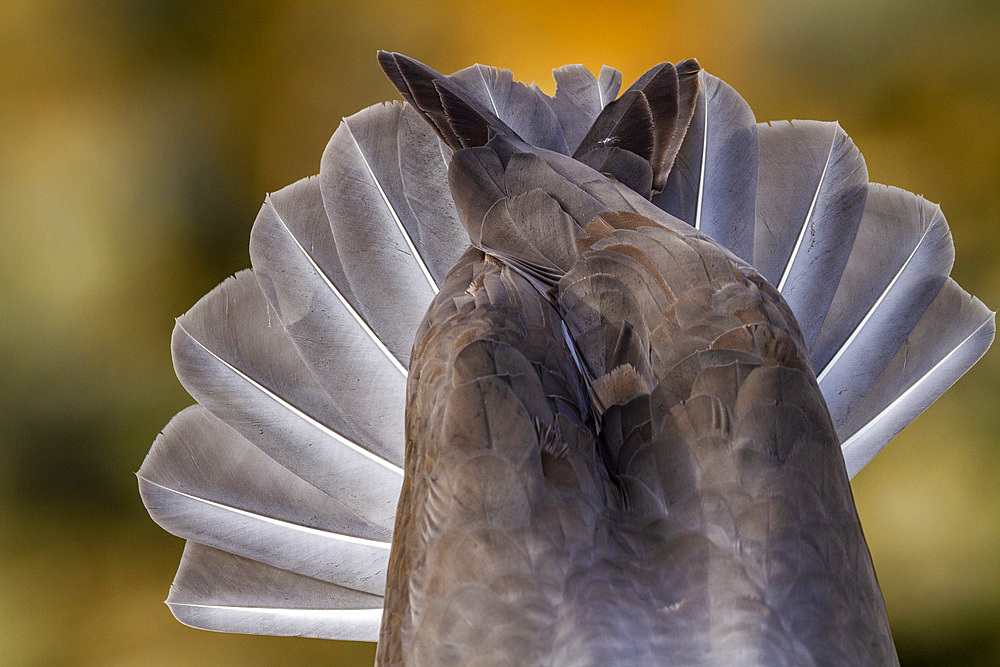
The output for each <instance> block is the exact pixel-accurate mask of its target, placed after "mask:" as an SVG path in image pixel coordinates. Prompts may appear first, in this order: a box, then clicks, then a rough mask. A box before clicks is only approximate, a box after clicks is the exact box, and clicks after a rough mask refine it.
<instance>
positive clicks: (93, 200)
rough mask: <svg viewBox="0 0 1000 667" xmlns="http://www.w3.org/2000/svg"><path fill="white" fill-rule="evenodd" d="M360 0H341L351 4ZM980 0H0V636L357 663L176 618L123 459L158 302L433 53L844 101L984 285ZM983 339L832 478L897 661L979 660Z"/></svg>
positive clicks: (173, 550)
mask: <svg viewBox="0 0 1000 667" xmlns="http://www.w3.org/2000/svg"><path fill="white" fill-rule="evenodd" d="M363 4H364V6H362V5H363ZM998 40H1000V4H998V3H996V2H992V1H989V2H979V3H966V4H948V5H944V4H942V5H941V6H937V5H934V4H931V3H926V2H908V3H898V2H892V1H889V0H865V1H851V2H830V3H819V2H804V3H796V4H779V3H773V2H741V3H720V2H711V1H708V2H700V3H690V2H687V3H654V2H631V3H628V4H627V5H625V4H619V3H611V2H590V1H586V0H583V1H581V0H575V1H574V0H567V1H563V2H552V3H544V2H539V1H537V0H535V1H533V2H523V1H522V2H512V3H507V4H503V5H501V4H492V5H491V4H487V3H474V2H444V1H441V2H433V3H428V2H421V1H418V0H411V1H409V2H405V3H402V4H400V5H389V4H383V3H379V2H369V3H360V2H352V3H344V4H339V3H320V2H282V3H278V2H245V3H232V2H214V1H208V2H204V1H202V2H186V3H176V2H175V3H169V2H168V3H161V2H153V1H152V0H119V1H118V2H77V3H74V2H67V1H60V0H27V1H23V0H6V1H5V2H4V3H2V5H0V210H2V218H0V281H2V287H3V289H2V290H0V656H3V658H0V661H2V662H4V663H9V664H84V663H86V664H176V663H178V662H179V663H182V664H212V663H219V662H222V663H245V664H266V663H294V662H306V661H320V660H323V661H326V662H332V663H335V664H355V663H357V664H366V663H370V662H371V659H372V656H373V653H374V647H373V645H371V644H349V643H339V642H324V641H318V640H301V639H273V638H258V637H240V636H231V635H221V634H214V633H207V632H200V631H195V630H190V629H188V628H185V627H183V626H181V625H180V624H179V623H177V622H176V621H174V620H173V619H172V617H171V616H170V613H169V612H168V610H167V608H166V607H165V606H164V605H163V604H162V600H163V599H164V598H165V596H166V593H167V589H168V586H169V583H170V580H171V578H172V575H173V571H174V568H175V566H176V564H177V561H178V558H179V557H180V553H181V547H182V543H181V541H180V540H179V539H176V538H173V537H171V536H169V535H167V534H166V533H164V532H163V531H161V530H160V529H159V528H157V527H156V526H155V525H154V524H153V523H152V522H151V521H150V520H149V518H148V517H147V515H146V513H145V511H144V510H143V508H142V505H141V503H140V501H139V497H138V493H137V491H136V484H135V478H134V477H133V475H132V473H133V471H135V470H136V469H137V468H138V467H139V465H140V463H141V462H142V459H143V456H144V455H145V453H146V450H147V449H148V446H149V444H150V443H151V442H152V440H153V438H154V437H155V436H156V434H157V433H158V431H159V429H160V428H161V427H162V426H163V425H164V424H166V422H167V421H168V420H169V419H170V417H171V416H172V415H173V414H174V413H175V412H176V411H178V410H179V409H181V408H182V407H184V406H185V405H187V404H189V403H190V402H191V399H190V398H188V397H187V395H186V394H185V392H184V390H183V389H182V388H181V387H180V385H179V384H178V383H177V381H176V380H175V379H174V376H173V371H172V369H171V364H170V356H169V350H168V340H169V336H170V331H171V328H172V326H173V318H174V317H176V316H177V315H179V314H181V313H182V312H184V311H185V310H186V309H187V308H188V307H190V306H191V305H192V304H193V303H194V302H195V301H196V300H197V299H198V298H199V297H200V296H201V295H202V294H204V293H205V292H207V291H208V290H209V289H211V288H212V287H213V286H214V285H216V284H217V283H218V282H220V281H221V280H222V279H223V278H225V277H226V276H227V275H229V274H231V273H233V272H234V271H237V270H238V269H241V268H243V267H246V266H248V265H249V260H248V255H247V241H248V234H249V230H250V225H251V223H252V222H253V219H254V216H255V214H256V212H257V209H258V208H259V206H260V203H261V201H262V200H263V196H264V193H265V192H268V191H273V190H277V189H279V188H281V187H282V186H284V185H286V184H288V183H290V182H292V181H294V180H297V179H299V178H301V177H304V176H307V175H310V174H312V173H315V172H316V171H317V170H318V168H319V157H320V154H321V152H322V150H323V147H324V146H325V144H326V141H327V139H328V138H329V136H330V134H331V133H332V132H333V130H334V128H335V127H336V125H337V123H338V121H339V120H340V118H341V116H344V115H348V114H350V113H353V112H354V111H356V110H359V109H361V108H362V107H365V106H368V105H370V104H373V103H375V102H378V101H381V100H384V99H390V98H394V97H395V94H394V91H393V90H392V89H391V87H390V86H389V84H388V83H387V82H386V81H385V80H384V78H383V76H382V74H381V72H380V70H379V68H378V67H377V65H376V63H375V50H376V48H385V49H391V50H397V51H402V52H405V53H407V54H409V55H412V56H415V57H417V58H419V59H421V60H424V61H425V62H428V63H429V64H431V65H432V66H434V67H435V68H437V69H439V70H442V71H446V72H447V71H452V70H455V69H458V68H461V67H464V66H467V65H469V64H471V63H473V62H477V61H478V62H482V63H486V64H492V65H503V66H505V67H508V68H510V69H512V70H514V73H515V75H516V76H517V77H518V78H520V79H522V80H524V81H531V80H535V81H538V82H539V84H540V85H541V86H542V87H543V88H544V89H546V90H547V91H549V92H551V90H552V88H553V84H552V82H551V77H550V76H549V73H548V72H549V70H550V68H552V67H554V66H558V65H561V64H564V63H567V62H582V63H584V64H585V65H587V66H589V67H591V68H592V69H596V68H598V67H600V65H601V64H602V63H608V64H611V65H614V66H617V67H618V68H619V69H622V70H623V72H624V74H625V80H626V83H628V82H629V81H631V80H632V79H634V78H635V77H636V76H638V75H639V74H640V73H641V72H642V71H644V69H645V68H646V67H648V66H651V65H653V64H655V63H657V62H660V61H662V60H674V61H676V60H678V59H682V58H685V57H691V56H694V57H697V58H699V59H700V61H701V63H702V64H703V65H704V66H705V67H706V68H707V69H708V70H709V71H711V72H713V73H714V74H717V75H719V76H721V77H723V78H724V79H726V80H727V81H728V82H729V83H731V84H732V85H733V86H734V87H735V88H736V89H737V90H739V91H740V93H742V95H743V96H744V97H745V98H746V99H747V101H749V102H750V104H751V106H752V107H753V109H754V111H755V112H756V115H757V118H758V119H760V120H771V119H780V118H818V119H823V120H833V119H837V120H840V122H841V124H842V125H843V126H844V128H845V129H846V130H847V131H848V132H849V133H850V134H851V136H852V137H853V138H854V140H855V141H856V143H857V144H858V146H859V147H860V148H861V150H862V151H863V152H864V154H865V156H866V158H867V162H868V169H869V172H870V175H871V179H872V180H873V181H878V182H884V183H889V184H893V185H898V186H901V187H904V188H907V189H909V190H913V191H915V192H919V193H923V194H924V195H925V196H927V197H928V198H929V199H931V200H933V201H940V202H942V203H943V206H944V210H945V213H946V214H947V216H948V219H949V222H950V223H951V227H952V230H953V232H954V237H955V245H956V249H957V261H956V263H955V271H954V275H955V276H956V278H957V279H958V280H959V282H961V283H962V285H964V286H965V287H966V288H967V289H969V290H970V291H972V292H974V293H976V294H978V295H979V296H980V297H981V298H983V300H984V301H986V303H987V304H988V305H990V306H992V307H994V308H995V307H997V306H998V305H1000V267H998V263H997V258H998V250H1000V230H998V227H997V221H998V220H1000V198H998V197H997V184H998V183H1000V49H998V48H997V43H998ZM998 394H1000V353H998V352H996V351H994V352H992V353H990V354H988V355H987V357H986V358H985V359H984V360H983V361H982V362H981V363H980V364H979V365H978V366H977V367H976V368H975V370H974V371H972V372H971V373H970V374H969V375H968V376H967V377H966V378H964V379H963V380H962V381H961V382H959V383H958V385H956V386H955V387H954V388H953V389H952V390H951V391H949V392H948V393H947V394H946V397H945V398H943V399H942V400H940V401H939V402H938V403H937V404H935V405H934V406H933V407H932V408H931V409H930V410H928V412H927V413H925V414H924V415H923V416H922V417H921V418H920V419H918V420H917V421H916V422H915V423H914V424H913V425H912V426H910V427H909V428H907V429H906V430H905V431H904V432H903V433H902V434H901V435H900V436H899V437H898V438H897V439H896V440H895V441H894V442H893V444H892V445H891V446H890V447H889V448H888V449H887V450H886V451H885V452H884V453H883V454H882V455H880V456H879V457H878V458H877V459H876V461H875V462H874V463H873V464H872V465H870V466H869V467H868V468H867V469H866V470H865V471H863V472H862V473H861V474H860V475H859V476H858V477H857V478H856V480H855V481H854V488H855V493H856V499H857V502H858V506H859V509H860V512H861V516H862V520H863V523H864V526H865V529H866V533H867V535H868V539H869V544H870V546H871V550H872V553H873V556H874V560H875V564H876V568H877V570H878V574H879V577H880V580H881V582H882V586H883V590H884V593H885V598H886V602H887V604H888V607H889V613H890V617H891V621H892V626H893V630H894V633H895V637H896V642H897V645H898V647H899V652H900V655H901V657H902V660H903V663H904V664H912V665H921V664H926V665H930V664H942V665H958V664H1000V563H998V558H997V554H1000V484H997V481H998V479H1000V475H998V473H1000V451H998V450H997V448H996V446H995V443H994V434H995V433H997V432H998V426H1000V409H998V407H1000V401H998Z"/></svg>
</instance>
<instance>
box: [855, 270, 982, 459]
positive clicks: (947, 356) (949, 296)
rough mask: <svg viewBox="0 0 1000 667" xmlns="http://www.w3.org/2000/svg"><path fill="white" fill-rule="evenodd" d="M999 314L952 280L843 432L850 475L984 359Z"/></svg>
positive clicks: (948, 280) (925, 314) (921, 319)
mask: <svg viewBox="0 0 1000 667" xmlns="http://www.w3.org/2000/svg"><path fill="white" fill-rule="evenodd" d="M995 318H996V314H995V313H993V312H992V311H990V309H989V308H987V307H986V306H985V305H983V302H982V301H980V300H979V299H977V298H975V297H974V296H970V295H969V294H968V293H967V292H966V291H965V290H963V289H962V288H961V287H959V286H958V283H956V282H955V281H954V280H952V279H951V278H948V279H947V280H946V281H945V284H944V286H943V287H942V288H941V291H940V292H938V294H937V297H936V298H935V299H934V301H932V302H931V304H930V306H929V307H928V308H927V311H926V312H925V313H924V315H923V317H921V318H920V321H919V322H918V323H917V325H916V326H915V327H914V328H913V331H912V332H911V333H910V335H909V336H908V337H907V339H906V341H905V342H904V343H903V345H902V347H900V349H899V351H898V352H896V355H895V356H894V357H893V358H892V361H891V362H889V366H888V368H886V369H885V372H883V373H882V375H881V377H879V379H878V381H877V382H876V383H875V386H873V387H872V389H871V391H870V392H868V394H867V396H865V398H864V400H863V401H862V402H861V404H860V405H858V407H857V408H856V409H855V410H854V411H853V412H852V413H851V415H850V417H849V418H848V420H847V423H846V424H844V426H843V428H842V429H840V431H839V433H840V437H841V446H842V448H843V451H844V458H845V460H846V461H847V472H848V474H849V475H854V474H855V473H856V472H857V471H859V470H860V469H861V468H863V467H864V466H865V465H866V464H867V463H868V462H869V461H870V460H871V459H872V458H874V456H875V455H876V454H878V453H879V452H880V451H881V450H882V448H883V447H884V446H885V445H886V443H888V442H889V440H891V439H892V438H893V437H895V435H896V434H897V433H899V432H900V431H901V430H902V429H903V427H904V426H906V425H907V424H909V423H910V422H911V421H913V420H914V419H916V417H917V415H919V414H920V413H921V412H923V411H924V410H925V409H927V407H928V406H929V405H930V404H931V403H933V402H934V401H936V400H937V399H938V398H939V397H940V396H941V394H943V393H944V392H945V390H947V389H948V387H950V386H951V385H953V384H954V383H955V382H956V381H957V380H958V379H959V378H960V377H962V375H964V374H965V372H966V371H968V370H969V369H970V368H972V366H973V365H974V364H975V363H976V362H977V361H979V359H980V358H981V357H982V356H983V355H984V354H985V353H986V350H987V349H989V347H990V345H991V344H992V342H993V338H994V336H995V335H996V321H995Z"/></svg>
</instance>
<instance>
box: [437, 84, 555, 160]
mask: <svg viewBox="0 0 1000 667" xmlns="http://www.w3.org/2000/svg"><path fill="white" fill-rule="evenodd" d="M448 79H449V80H451V81H453V82H455V83H458V84H459V85H461V86H462V87H463V88H465V90H466V91H467V92H468V93H469V94H470V95H471V96H472V98H473V99H475V100H476V101H477V102H479V104H480V105H482V106H483V107H485V108H486V109H487V110H489V111H491V112H493V114H494V115H495V116H496V117H497V118H499V119H500V120H501V121H503V122H504V123H505V124H506V125H507V126H508V127H510V129H512V130H513V131H514V132H516V133H517V135H518V136H519V137H521V138H522V139H524V140H525V141H526V142H528V143H529V144H531V145H532V146H538V147H539V148H544V149H547V150H550V151H556V152H559V153H569V148H568V146H567V145H566V137H565V136H564V135H563V130H562V126H561V125H560V124H559V119H558V118H557V117H556V115H555V113H554V112H553V111H552V109H551V108H550V107H549V105H548V104H546V102H545V99H544V98H543V97H542V96H540V95H539V94H538V93H536V92H535V91H534V90H531V89H530V88H528V87H527V86H525V85H524V84H523V83H521V82H520V81H514V75H513V73H511V72H510V70H505V69H500V68H497V67H487V66H486V65H473V66H472V67H467V68H465V69H463V70H459V71H458V72H455V73H454V74H452V75H450V76H449V77H448Z"/></svg>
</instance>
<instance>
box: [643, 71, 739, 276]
mask: <svg viewBox="0 0 1000 667" xmlns="http://www.w3.org/2000/svg"><path fill="white" fill-rule="evenodd" d="M699 78H700V84H701V85H700V86H699V87H698V96H697V100H696V103H695V106H694V113H693V115H692V116H691V123H690V125H689V126H688V128H687V133H686V135H685V137H684V142H683V144H681V147H680V150H679V152H678V153H677V158H676V160H675V161H674V167H673V169H672V170H671V172H670V175H669V176H668V178H667V183H666V186H665V187H664V189H663V192H661V193H660V194H659V195H657V196H656V197H654V198H653V202H654V203H655V204H656V205H657V206H659V207H660V208H662V209H663V210H664V211H666V212H667V213H670V214H671V215H673V216H674V217H676V218H679V219H680V220H683V221H684V222H686V223H688V224H689V225H691V226H692V227H694V228H695V229H697V230H698V231H700V232H702V233H703V234H707V235H708V236H710V237H711V238H713V239H715V240H716V241H718V242H719V243H721V244H722V245H724V246H725V247H726V248H729V250H731V251H732V252H733V253H734V254H735V255H736V256H737V257H740V258H743V259H745V260H747V261H751V260H752V258H753V245H754V237H753V224H754V223H753V220H754V210H755V209H754V202H755V200H756V192H757V126H756V125H755V121H754V116H753V112H752V111H751V110H750V106H749V105H748V104H747V103H746V102H745V101H744V100H743V98H742V97H740V96H739V94H738V93H737V92H736V91H735V90H733V89H732V88H731V87H730V86H729V85H728V84H726V83H725V82H723V81H721V80H720V79H719V78H717V77H714V76H712V75H711V74H709V73H707V72H705V71H704V70H702V71H701V72H700V74H699Z"/></svg>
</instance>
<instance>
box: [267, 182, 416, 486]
mask: <svg viewBox="0 0 1000 667" xmlns="http://www.w3.org/2000/svg"><path fill="white" fill-rule="evenodd" d="M250 260H251V262H252V264H253V267H254V276H255V277H256V278H257V282H258V283H259V284H260V286H261V289H262V290H263V292H264V294H265V295H266V296H267V299H268V301H269V302H270V304H271V307H272V308H273V309H274V311H275V312H276V313H277V315H278V317H279V318H280V320H281V322H282V324H283V325H284V327H285V330H286V331H287V332H288V335H289V337H290V338H291V339H292V341H293V342H294V343H295V346H296V348H297V350H298V353H299V355H300V356H301V357H302V359H303V361H305V362H306V364H307V365H308V367H309V369H310V370H311V371H312V375H313V376H314V377H315V378H316V380H317V381H318V382H319V384H320V385H322V386H323V388H324V389H325V390H326V391H327V392H328V394H329V395H330V396H336V402H337V404H338V406H339V408H340V410H341V411H342V414H343V415H344V417H345V419H344V423H343V424H342V425H341V428H343V429H344V432H343V434H344V435H345V436H347V437H349V438H351V439H353V440H356V441H358V442H363V443H364V444H365V446H366V447H367V448H368V449H370V451H372V452H373V453H375V454H377V455H379V456H380V457H382V458H384V459H386V460H387V461H389V462H391V463H393V464H394V465H396V466H400V467H401V466H402V465H403V419H404V406H405V404H406V368H405V367H404V366H403V365H402V363H400V361H399V359H398V358H397V357H396V356H395V355H393V354H392V352H390V350H389V349H388V348H387V347H386V346H385V344H384V343H383V342H382V340H381V339H380V338H379V337H378V335H377V334H376V333H375V332H374V330H372V328H371V327H370V326H368V323H367V322H366V321H365V320H364V318H363V317H362V316H361V315H360V313H358V312H357V310H355V309H354V307H353V306H352V305H351V302H350V300H349V298H348V296H347V295H351V296H353V293H352V292H350V291H349V286H346V285H345V283H346V279H344V278H343V270H342V268H341V266H340V259H339V257H338V254H337V248H336V246H335V245H334V241H333V236H332V232H331V230H330V223H329V220H328V218H327V217H326V211H325V210H324V208H323V198H322V196H321V195H320V187H319V180H318V179H316V178H309V179H305V180H302V181H299V182H297V183H294V184H292V185H290V186H288V187H286V188H284V189H282V190H279V191H278V192H276V193H274V194H272V195H270V196H269V197H268V198H267V200H266V201H265V202H264V206H263V207H262V208H261V210H260V213H259V214H258V216H257V220H256V222H254V226H253V230H252V231H251V233H250ZM345 293H346V294H345ZM374 396H377V397H379V400H374V399H373V397H374Z"/></svg>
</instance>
